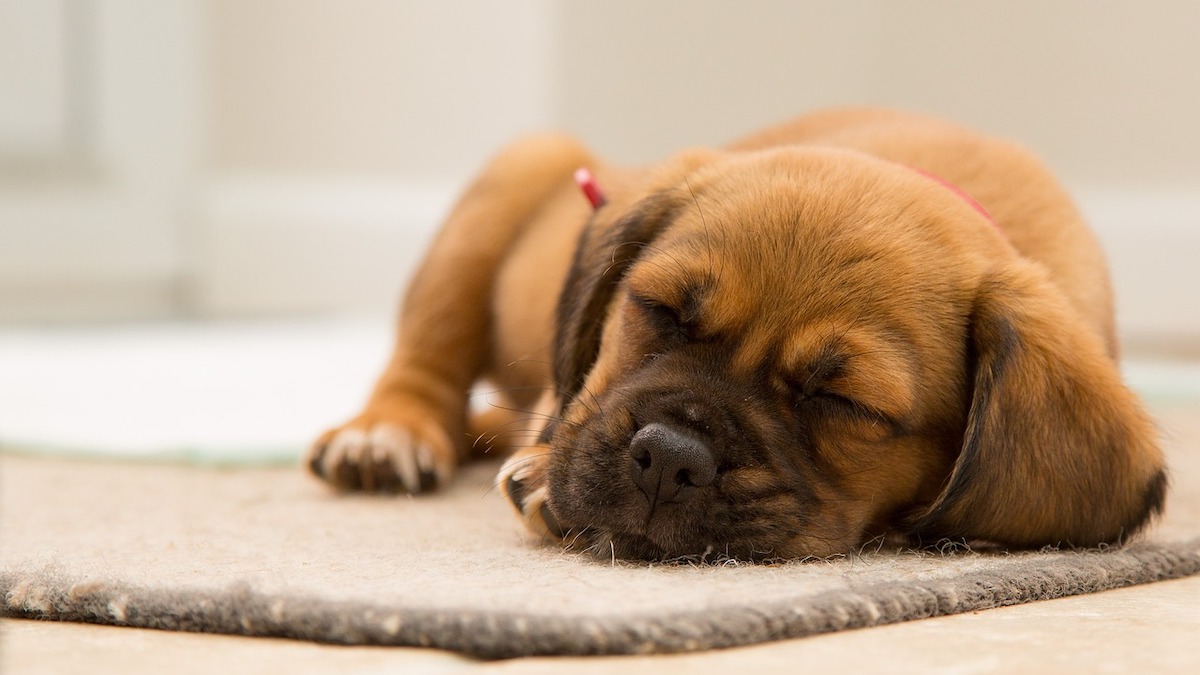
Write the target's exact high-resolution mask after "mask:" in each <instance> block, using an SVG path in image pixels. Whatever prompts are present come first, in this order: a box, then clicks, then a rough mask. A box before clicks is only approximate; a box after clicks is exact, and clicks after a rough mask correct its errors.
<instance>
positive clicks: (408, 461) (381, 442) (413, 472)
mask: <svg viewBox="0 0 1200 675" xmlns="http://www.w3.org/2000/svg"><path fill="white" fill-rule="evenodd" d="M371 443H372V444H373V445H375V447H377V448H379V449H380V450H382V452H383V453H384V455H383V456H384V457H385V458H387V459H390V460H391V462H392V468H394V469H395V470H396V475H397V476H399V477H400V482H401V483H403V484H404V487H405V489H407V490H408V491H409V492H412V493H417V492H420V491H421V472H420V470H419V469H418V468H417V458H416V457H415V456H414V453H413V438H412V435H411V434H409V433H408V432H407V431H405V430H403V429H399V428H397V427H394V426H390V425H386V424H381V425H378V426H376V427H375V428H373V429H371Z"/></svg>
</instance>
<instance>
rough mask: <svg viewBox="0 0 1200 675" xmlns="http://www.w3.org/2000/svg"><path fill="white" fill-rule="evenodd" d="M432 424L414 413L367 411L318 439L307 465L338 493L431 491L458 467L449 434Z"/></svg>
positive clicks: (429, 417)
mask: <svg viewBox="0 0 1200 675" xmlns="http://www.w3.org/2000/svg"><path fill="white" fill-rule="evenodd" d="M434 419H435V417H434V416H433V415H432V414H428V415H423V414H421V410H420V409H417V408H401V409H390V410H371V409H368V410H367V411H366V412H364V413H363V414H361V415H359V416H358V417H357V418H355V419H354V420H352V421H351V422H349V423H347V424H346V425H344V426H342V427H338V428H336V429H331V430H329V431H327V432H325V433H324V434H323V435H322V436H321V437H320V438H318V439H317V441H316V442H315V443H313V444H312V446H311V447H310V448H309V451H308V456H307V458H306V463H307V465H308V468H309V469H310V470H311V471H312V472H313V473H314V474H316V475H317V476H318V477H320V478H322V479H324V480H326V481H328V482H329V483H330V484H332V485H333V486H334V487H336V488H338V489H340V490H346V491H355V490H362V491H364V492H407V493H413V494H416V493H421V492H430V491H432V490H434V489H436V488H437V486H438V485H440V484H445V483H446V482H447V481H448V480H450V477H451V476H452V475H453V474H454V470H455V468H456V467H457V465H458V455H457V452H456V449H455V445H454V443H453V442H451V440H450V435H449V434H448V433H447V432H446V430H445V428H444V427H443V426H442V425H440V424H439V423H437V422H436V421H433V420H434Z"/></svg>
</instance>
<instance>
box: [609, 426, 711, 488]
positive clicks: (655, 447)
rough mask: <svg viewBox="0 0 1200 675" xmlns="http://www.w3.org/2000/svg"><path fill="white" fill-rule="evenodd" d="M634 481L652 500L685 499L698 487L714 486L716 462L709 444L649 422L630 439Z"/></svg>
mask: <svg viewBox="0 0 1200 675" xmlns="http://www.w3.org/2000/svg"><path fill="white" fill-rule="evenodd" d="M629 455H630V457H632V458H633V462H632V463H631V464H630V472H631V473H632V475H633V482H634V483H636V484H637V486H638V488H639V489H640V490H641V491H642V492H644V493H645V494H646V496H647V497H649V498H650V503H652V504H655V503H662V502H670V501H676V502H678V501H685V500H687V499H689V498H690V497H691V496H692V495H693V494H694V493H695V490H694V489H692V488H698V487H704V486H706V485H712V483H713V480H715V479H716V477H717V461H716V460H715V459H714V458H713V454H712V451H711V450H709V449H708V446H707V445H706V444H705V443H704V442H703V441H700V440H698V439H696V438H694V437H692V436H690V435H688V434H687V433H684V432H682V431H680V430H678V429H675V428H673V427H671V426H668V425H666V424H660V423H658V422H655V423H654V424H647V425H646V426H644V427H642V428H641V429H639V430H638V432H637V433H636V434H634V435H633V440H631V441H630V442H629Z"/></svg>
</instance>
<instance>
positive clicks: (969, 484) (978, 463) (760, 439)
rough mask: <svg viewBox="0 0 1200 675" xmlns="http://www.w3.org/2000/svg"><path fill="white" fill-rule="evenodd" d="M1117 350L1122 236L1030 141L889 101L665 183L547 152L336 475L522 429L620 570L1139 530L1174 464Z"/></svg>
mask: <svg viewBox="0 0 1200 675" xmlns="http://www.w3.org/2000/svg"><path fill="white" fill-rule="evenodd" d="M581 167H582V168H584V171H583V172H582V173H581V174H580V178H581V180H582V186H583V187H584V193H585V194H584V195H582V196H581V195H580V193H579V191H578V188H577V186H576V183H575V181H573V176H574V175H575V174H576V172H577V170H578V169H580V168H581ZM589 171H590V173H588V172H589ZM593 176H594V178H593ZM585 196H586V197H587V198H585ZM1116 364H1117V344H1116V338H1115V332H1114V328H1113V317H1112V300H1111V292H1110V287H1109V282H1108V278H1107V272H1106V269H1105V263H1104V259H1103V256H1102V254H1101V251H1100V249H1099V247H1098V245H1097V243H1096V240H1095V239H1094V238H1093V236H1092V235H1091V234H1090V233H1089V231H1088V229H1087V227H1086V226H1085V224H1084V223H1083V221H1082V220H1081V218H1080V215H1079V213H1078V212H1077V210H1076V209H1075V207H1074V206H1073V205H1072V203H1071V200H1070V199H1069V198H1068V196H1067V195H1066V194H1065V193H1064V192H1063V190H1062V188H1061V187H1060V186H1059V185H1058V184H1057V183H1056V182H1055V181H1054V179H1053V178H1052V177H1051V176H1050V175H1049V173H1047V171H1046V169H1045V168H1043V166H1042V165H1041V164H1040V163H1039V162H1038V161H1036V160H1035V159H1034V158H1032V157H1031V156H1030V155H1029V154H1027V153H1026V152H1025V151H1023V150H1021V149H1019V148H1017V147H1014V146H1013V145H1011V144H1009V143H1006V142H1003V141H1000V140H996V139H993V138H989V137H986V136H982V135H979V134H977V133H974V132H971V131H968V130H965V129H962V128H960V127H957V126H953V125H950V124H947V123H944V122H940V121H935V120H930V119H926V118H923V117H918V116H913V115H908V114H903V113H898V112H891V111H884V110H838V111H829V112H823V113H819V114H814V115H811V116H806V117H802V118H800V119H798V120H795V121H793V122H790V123H787V124H784V125H782V126H779V127H775V128H772V129H768V130H766V131H763V132H761V133H758V134H755V135H752V136H750V137H748V138H746V139H744V140H742V141H740V142H737V143H734V144H732V145H730V146H728V147H726V148H724V149H722V150H696V151H691V152H685V153H682V154H680V155H678V156H676V157H673V158H671V159H669V160H668V161H666V162H664V163H662V164H660V165H657V166H652V167H645V168H638V169H626V168H618V167H614V166H611V165H609V164H606V163H604V162H602V161H600V160H598V159H596V158H595V157H593V156H592V155H591V154H589V153H588V152H587V151H586V150H585V149H584V148H582V147H581V146H580V145H578V144H577V143H575V142H574V141H572V140H570V139H567V138H562V137H557V136H544V137H536V138H530V139H526V140H523V141H520V142H518V143H516V144H515V145H512V146H510V147H509V148H508V149H506V150H504V151H503V152H501V153H500V154H499V156H497V157H496V158H495V159H494V160H493V161H492V162H491V163H490V164H489V165H488V166H487V167H486V168H485V170H484V171H483V173H482V175H481V176H480V177H479V178H478V179H477V180H476V181H475V183H474V184H473V185H472V186H471V187H470V188H469V189H468V190H467V192H466V193H465V194H464V195H463V197H462V198H461V200H460V201H459V202H458V204H457V206H456V207H455V208H454V210H453V211H452V213H451V214H450V216H449V218H448V220H447V222H446V223H445V226H444V228H443V229H442V231H441V233H440V235H439V236H438V237H437V239H436V240H435V242H434V244H433V246H432V248H431V250H430V251H429V253H428V256H427V258H426V259H425V261H424V264H423V265H422V266H421V268H420V270H419V272H418V273H417V274H416V276H415V277H414V279H413V281H412V284H411V286H410V288H409V290H408V293H407V296H406V298H405V302H404V304H403V309H402V311H401V316H400V322H399V332H398V338H397V342H396V347H395V351H394V353H393V355H392V357H391V362H390V364H389V365H388V367H387V369H386V370H385V372H384V373H383V375H382V376H381V377H380V379H379V382H378V384H377V386H376V388H375V390H374V393H373V394H372V395H371V397H370V400H369V402H368V403H367V405H366V407H365V409H364V410H363V412H362V413H361V414H360V415H358V416H357V417H356V418H354V419H353V420H351V421H350V422H348V423H347V424H345V425H344V426H342V427H340V428H338V429H334V430H331V431H329V432H328V433H326V434H325V435H324V436H323V437H322V438H321V439H319V440H318V441H317V442H316V443H315V444H314V446H313V448H312V450H311V452H310V456H309V466H310V467H311V468H312V470H313V471H314V472H315V473H316V474H317V475H318V476H320V477H322V478H324V479H326V480H327V481H329V482H331V483H332V484H334V485H335V486H337V487H339V488H342V489H345V490H365V491H407V492H425V491H427V490H431V489H434V488H435V487H436V486H437V485H438V484H441V483H444V482H445V481H447V480H449V479H450V478H451V476H452V474H453V473H454V470H455V467H456V466H458V465H459V464H460V463H461V462H463V461H464V460H466V459H467V458H468V457H469V456H470V455H471V454H472V452H473V447H472V445H473V444H472V443H471V442H470V439H471V438H472V437H474V436H477V435H479V434H483V436H482V438H483V440H484V441H485V442H483V443H476V444H475V445H483V446H489V445H490V446H491V447H501V446H507V445H513V444H516V445H519V446H520V447H519V448H518V449H517V450H516V452H515V453H514V454H513V455H512V456H511V457H510V458H509V460H508V461H507V463H506V464H505V465H504V467H503V469H502V470H501V475H500V479H499V485H500V486H501V489H502V490H503V491H504V493H505V495H506V496H507V498H508V499H509V501H511V502H512V504H513V505H514V506H515V508H516V510H517V512H518V513H519V514H520V517H521V518H522V520H523V521H524V522H525V524H526V526H527V527H528V528H529V529H530V530H532V531H533V532H535V533H537V534H539V535H544V536H547V537H552V538H561V539H564V540H565V541H567V542H568V543H573V544H575V545H577V546H580V547H582V548H587V549H591V550H594V551H596V552H598V553H602V555H604V556H605V557H607V556H609V555H615V556H617V557H623V558H636V559H670V558H677V557H682V556H699V557H702V558H704V557H725V556H728V557H732V558H738V559H750V560H761V559H777V558H799V557H810V556H815V557H821V556H829V555H831V554H837V553H843V552H846V551H850V550H853V549H855V548H856V547H858V546H860V545H861V544H862V543H863V542H865V541H867V540H870V539H872V538H875V537H880V536H885V535H897V534H898V535H903V536H906V537H908V538H909V540H910V541H913V542H916V543H918V544H920V543H924V544H930V543H933V542H937V541H939V540H944V539H952V540H956V541H970V542H990V543H993V544H998V545H1001V546H1005V547H1012V548H1024V547H1039V546H1043V545H1064V546H1067V545H1069V546H1094V545H1097V544H1101V543H1118V542H1121V541H1123V540H1125V539H1127V538H1128V537H1129V536H1130V535H1132V534H1133V533H1135V532H1137V531H1138V530H1139V529H1140V528H1141V527H1142V526H1143V525H1145V524H1146V523H1147V521H1148V520H1149V519H1150V518H1151V517H1152V516H1154V515H1155V514H1157V513H1159V512H1160V511H1161V509H1162V503H1163V498H1164V493H1165V491H1166V474H1165V471H1164V466H1163V458H1162V455H1161V453H1160V451H1159V449H1158V447H1157V444H1156V438H1155V431H1154V428H1153V426H1152V424H1151V422H1150V421H1149V420H1148V419H1147V417H1146V415H1145V413H1144V412H1143V411H1142V409H1141V407H1140V406H1139V403H1138V402H1137V400H1136V399H1135V398H1134V396H1133V395H1132V394H1131V393H1130V392H1129V390H1127V389H1126V388H1125V387H1124V386H1123V385H1122V382H1121V377H1120V375H1119V373H1118V370H1117V365H1116ZM480 380H487V381H489V382H491V383H492V384H493V385H495V386H496V387H497V389H498V393H496V394H494V395H492V396H491V403H492V404H493V405H492V407H491V408H490V409H488V410H485V411H484V412H482V413H481V414H479V415H477V416H476V419H475V421H474V424H469V423H468V409H469V407H470V406H468V402H469V394H470V392H471V391H472V388H473V386H475V385H476V383H477V382H478V381H480ZM508 411H525V412H514V413H511V414H510V413H509V412H508ZM531 425H533V426H531ZM475 450H477V448H476V449H475Z"/></svg>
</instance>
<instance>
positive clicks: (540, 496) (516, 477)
mask: <svg viewBox="0 0 1200 675" xmlns="http://www.w3.org/2000/svg"><path fill="white" fill-rule="evenodd" d="M549 460H550V449H549V448H547V447H546V446H544V445H531V446H528V447H526V448H524V449H522V450H519V451H517V452H516V453H514V454H513V455H512V456H511V457H509V458H508V459H507V460H506V461H505V462H504V465H503V466H501V467H500V473H499V474H497V476H496V484H497V485H498V486H499V487H500V491H501V492H502V493H503V494H504V497H505V498H506V499H508V503H509V504H512V506H513V508H514V509H516V511H517V515H518V517H520V519H521V522H522V523H523V524H524V525H525V528H526V529H527V530H529V532H531V533H532V534H534V535H537V536H539V537H544V538H552V539H561V538H562V537H563V533H562V529H561V528H560V527H559V524H558V521H557V520H556V519H555V518H554V514H553V513H551V512H550V508H549V507H548V506H547V504H546V500H547V497H548V496H549V493H550V488H549V485H548V483H547V469H548V468H549Z"/></svg>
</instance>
